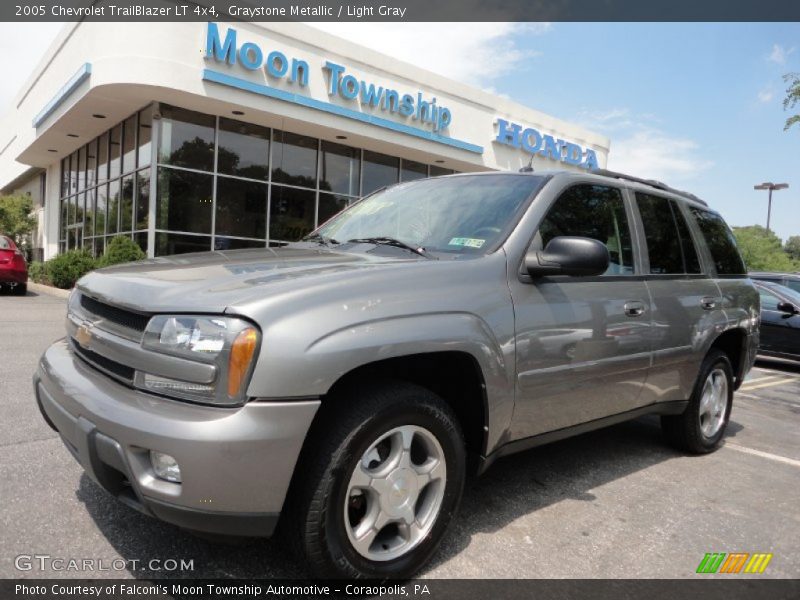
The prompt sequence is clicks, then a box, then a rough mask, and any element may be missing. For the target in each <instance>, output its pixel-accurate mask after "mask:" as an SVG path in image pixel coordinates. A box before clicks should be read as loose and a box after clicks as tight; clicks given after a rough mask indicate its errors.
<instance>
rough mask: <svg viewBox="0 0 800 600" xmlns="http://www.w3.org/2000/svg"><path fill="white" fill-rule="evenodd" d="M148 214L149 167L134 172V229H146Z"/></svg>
mask: <svg viewBox="0 0 800 600" xmlns="http://www.w3.org/2000/svg"><path fill="white" fill-rule="evenodd" d="M149 215H150V169H143V170H141V171H139V172H138V173H136V217H135V219H136V227H135V228H136V229H147V223H148V219H149Z"/></svg>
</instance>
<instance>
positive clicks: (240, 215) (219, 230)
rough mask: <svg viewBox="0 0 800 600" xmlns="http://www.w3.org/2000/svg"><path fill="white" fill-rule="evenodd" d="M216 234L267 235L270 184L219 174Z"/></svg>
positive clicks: (256, 236)
mask: <svg viewBox="0 0 800 600" xmlns="http://www.w3.org/2000/svg"><path fill="white" fill-rule="evenodd" d="M215 224H216V234H217V235H232V236H237V237H249V238H262V239H263V238H266V237H267V184H266V183H256V182H254V181H243V180H241V179H231V178H230V177H221V176H220V177H218V178H217V216H216V221H215Z"/></svg>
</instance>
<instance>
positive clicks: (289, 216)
mask: <svg viewBox="0 0 800 600" xmlns="http://www.w3.org/2000/svg"><path fill="white" fill-rule="evenodd" d="M315 204H316V194H315V192H314V191H313V190H298V189H296V188H290V187H284V186H282V185H274V186H272V194H271V197H270V204H269V237H270V239H273V240H283V241H296V240H299V239H300V238H301V237H303V236H304V235H306V234H307V233H308V232H309V231H311V230H312V229H314V208H315Z"/></svg>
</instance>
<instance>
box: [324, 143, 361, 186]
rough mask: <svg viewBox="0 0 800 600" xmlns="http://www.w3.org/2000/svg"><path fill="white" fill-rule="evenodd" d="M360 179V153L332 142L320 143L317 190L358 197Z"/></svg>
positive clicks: (357, 150)
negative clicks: (320, 152) (320, 153)
mask: <svg viewBox="0 0 800 600" xmlns="http://www.w3.org/2000/svg"><path fill="white" fill-rule="evenodd" d="M360 179H361V151H360V150H359V149H358V148H351V147H350V146H344V145H342V144H334V143H333V142H322V155H321V156H320V173H319V189H320V190H323V191H326V192H335V193H337V194H347V195H348V196H358V187H359V180H360Z"/></svg>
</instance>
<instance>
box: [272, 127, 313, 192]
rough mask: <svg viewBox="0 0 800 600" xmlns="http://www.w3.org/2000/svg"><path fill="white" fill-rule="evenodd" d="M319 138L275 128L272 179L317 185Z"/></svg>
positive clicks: (289, 182)
mask: <svg viewBox="0 0 800 600" xmlns="http://www.w3.org/2000/svg"><path fill="white" fill-rule="evenodd" d="M317 143H318V142H317V139H316V138H310V137H307V136H304V135H297V134H294V133H288V132H286V131H279V130H277V129H276V130H275V131H274V132H273V136H272V181H277V182H278V183H286V184H288V185H296V186H300V187H309V188H316V187H317Z"/></svg>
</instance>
